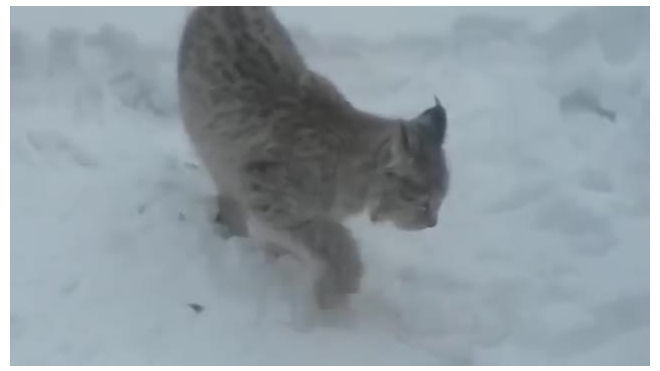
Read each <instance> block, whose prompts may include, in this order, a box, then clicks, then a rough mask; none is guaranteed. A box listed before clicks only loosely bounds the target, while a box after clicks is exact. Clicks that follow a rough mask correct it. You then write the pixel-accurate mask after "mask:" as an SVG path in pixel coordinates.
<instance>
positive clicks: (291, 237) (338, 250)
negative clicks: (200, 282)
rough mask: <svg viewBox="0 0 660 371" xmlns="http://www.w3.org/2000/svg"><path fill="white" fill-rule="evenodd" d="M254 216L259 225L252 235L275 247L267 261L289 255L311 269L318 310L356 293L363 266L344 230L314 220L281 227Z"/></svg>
mask: <svg viewBox="0 0 660 371" xmlns="http://www.w3.org/2000/svg"><path fill="white" fill-rule="evenodd" d="M257 212H258V211H257ZM255 217H256V218H257V219H259V224H260V225H261V226H260V227H258V228H257V229H256V230H255V233H256V234H257V235H260V236H265V237H266V238H267V239H268V241H269V242H267V243H265V246H267V247H269V248H272V247H274V248H275V249H274V250H272V251H271V252H272V253H273V254H272V255H270V257H271V259H275V258H276V257H277V256H279V255H280V254H288V253H291V254H293V256H294V257H295V258H296V259H297V260H299V261H301V262H302V263H304V264H307V266H308V267H309V268H310V269H311V272H312V276H311V278H312V280H313V282H311V284H312V288H313V290H314V296H315V300H316V304H317V306H318V307H319V308H321V309H330V308H334V307H337V306H340V305H341V304H343V303H344V302H345V301H346V300H347V298H348V295H349V294H354V293H357V292H358V291H359V288H360V281H361V278H362V272H363V265H362V261H361V259H360V255H359V252H358V248H357V244H356V241H355V239H354V238H353V237H352V235H351V233H350V231H349V230H348V229H347V228H346V227H344V226H343V225H341V224H340V223H338V222H336V221H334V220H330V219H326V218H320V217H318V218H312V219H310V220H307V221H305V222H301V223H296V225H294V226H290V227H285V228H283V227H281V226H273V225H272V224H270V223H264V219H262V217H263V215H258V214H257V215H255ZM264 227H265V230H264V229H262V228H264ZM283 247H285V248H283Z"/></svg>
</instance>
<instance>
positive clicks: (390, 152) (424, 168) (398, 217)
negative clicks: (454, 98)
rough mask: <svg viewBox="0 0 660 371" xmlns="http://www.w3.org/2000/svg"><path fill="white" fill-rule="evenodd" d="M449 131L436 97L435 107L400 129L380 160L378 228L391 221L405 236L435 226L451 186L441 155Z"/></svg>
mask: <svg viewBox="0 0 660 371" xmlns="http://www.w3.org/2000/svg"><path fill="white" fill-rule="evenodd" d="M446 128H447V114H446V112H445V109H444V108H443V107H442V105H441V104H440V102H439V101H438V98H437V97H436V98H435V106H433V107H431V108H429V109H427V110H426V111H424V112H423V113H422V114H421V115H419V116H418V117H417V118H415V119H413V120H408V121H402V122H401V123H400V124H399V127H398V129H397V130H395V131H394V132H393V134H392V135H391V137H390V144H389V148H387V149H386V150H385V151H384V153H383V156H382V157H381V158H380V163H379V166H378V175H377V176H378V178H379V179H378V181H377V183H378V186H377V189H376V190H375V194H374V198H373V200H372V202H371V206H370V214H371V220H372V221H373V222H379V221H390V222H392V223H394V225H396V226H397V228H399V229H403V230H421V229H425V228H431V227H434V226H435V225H436V223H437V220H438V212H439V210H440V206H441V204H442V201H443V199H444V197H445V195H446V193H447V190H448V185H449V172H448V169H447V163H446V161H445V154H444V150H443V149H442V145H443V142H444V138H445V132H446Z"/></svg>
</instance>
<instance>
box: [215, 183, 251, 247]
mask: <svg viewBox="0 0 660 371" xmlns="http://www.w3.org/2000/svg"><path fill="white" fill-rule="evenodd" d="M217 205H218V213H217V214H216V216H215V219H214V222H215V223H217V226H218V230H219V233H220V236H221V237H222V238H224V239H226V240H227V239H230V238H231V237H248V227H247V223H246V220H245V213H244V212H243V210H242V208H241V205H240V204H239V203H238V201H236V200H235V199H234V198H232V197H230V196H228V195H224V194H221V195H219V196H218V198H217Z"/></svg>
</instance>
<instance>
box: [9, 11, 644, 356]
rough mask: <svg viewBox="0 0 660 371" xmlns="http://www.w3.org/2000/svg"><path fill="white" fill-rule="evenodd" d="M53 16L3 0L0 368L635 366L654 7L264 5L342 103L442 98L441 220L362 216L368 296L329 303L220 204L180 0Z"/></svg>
mask: <svg viewBox="0 0 660 371" xmlns="http://www.w3.org/2000/svg"><path fill="white" fill-rule="evenodd" d="M67 9H73V10H57V12H58V16H57V17H52V13H50V12H55V11H56V10H54V9H52V8H12V10H11V12H12V25H11V26H12V36H11V41H12V44H11V148H10V151H11V152H10V153H11V203H12V205H11V206H12V207H11V236H12V244H11V363H12V364H14V365H25V364H31V365H54V364H67V365H82V364H93V365H105V364H114V365H123V364H134V365H153V364H158V365H212V364H224V365H229V364H237V365H240V364H319V365H324V364H334V365H344V364H352V365H360V364H380V365H396V364H405V365H418V364H419V365H421V364H426V365H449V364H452V365H521V364H524V365H550V364H552V365H644V364H646V365H648V364H649V362H650V349H649V347H650V345H649V337H650V331H649V322H650V309H649V306H650V291H649V290H650V282H649V270H650V266H649V244H650V242H649V153H650V145H649V121H650V120H649V109H650V98H649V85H650V83H649V70H650V67H649V23H650V19H649V10H648V8H603V9H592V8H575V9H568V10H567V9H564V8H555V9H551V8H506V9H511V11H507V10H504V8H501V9H498V10H497V11H495V10H493V9H489V8H486V9H481V10H479V9H478V8H477V9H476V10H475V9H474V8H473V9H470V10H466V9H461V8H451V9H449V10H447V13H446V14H445V13H443V9H442V8H436V9H422V10H418V11H417V12H415V11H414V10H412V9H407V10H406V11H405V12H404V13H400V14H398V16H399V17H401V19H402V21H401V23H402V24H403V25H407V26H415V27H416V28H415V29H414V30H413V31H410V33H408V34H405V33H403V32H404V30H405V28H403V26H402V25H399V24H397V28H394V29H393V30H390V31H389V33H387V32H385V31H383V29H386V27H383V26H386V25H388V24H392V23H395V22H394V20H397V19H398V18H396V16H397V13H396V12H399V10H395V9H394V8H391V9H390V10H388V9H385V8H383V9H379V10H374V12H375V13H374V14H373V17H370V18H373V22H371V20H370V22H371V23H369V24H364V23H360V24H359V25H357V26H356V24H357V22H354V23H352V24H353V26H351V27H348V28H346V29H342V30H335V29H333V28H332V25H333V24H334V21H331V19H332V18H336V17H339V18H341V17H342V16H344V15H345V16H346V17H348V18H347V19H354V18H355V19H357V20H363V19H364V17H363V16H361V15H360V14H362V15H364V16H369V15H370V10H368V9H358V10H356V12H357V13H351V12H353V10H352V9H351V8H345V9H334V10H333V11H332V12H331V13H327V14H326V13H325V12H326V10H324V9H314V8H309V9H304V10H301V9H293V8H291V9H280V10H278V12H281V14H282V15H283V19H285V21H286V22H287V24H288V25H290V26H291V27H292V29H293V30H295V32H294V35H295V38H296V40H298V42H299V43H300V46H301V48H302V50H303V52H304V54H305V56H306V58H307V59H308V61H309V64H310V65H311V66H312V67H313V68H315V69H317V70H319V71H321V72H323V73H325V74H327V75H328V76H329V77H331V78H332V79H333V80H334V81H335V82H336V83H337V84H338V85H339V86H340V87H341V89H342V90H343V91H344V92H345V93H346V95H347V96H348V97H349V98H350V99H351V100H352V101H353V102H354V103H355V104H356V105H358V106H360V107H362V108H365V109H370V110H373V111H374V112H379V113H381V114H386V115H400V116H403V117H412V116H414V115H416V114H418V113H419V112H420V111H421V110H422V109H424V108H426V107H427V106H429V105H430V104H431V103H432V102H433V100H432V99H433V95H434V94H437V95H438V97H440V99H441V100H442V101H443V103H444V105H445V106H446V107H447V109H448V114H449V131H448V138H447V143H446V150H447V153H448V156H449V158H450V168H451V174H452V184H451V189H450V195H449V198H448V199H447V200H446V203H445V205H444V206H443V209H442V212H441V215H440V221H439V224H438V226H437V227H436V228H434V229H432V230H425V231H422V232H415V233H410V232H401V231H397V230H395V229H393V228H391V227H388V226H378V227H377V226H372V225H370V224H369V223H368V222H367V221H366V220H365V219H364V218H356V219H355V220H352V221H351V222H350V225H351V227H352V229H353V230H354V231H355V234H356V236H357V238H358V239H359V240H360V242H361V246H362V253H363V255H364V259H365V263H366V277H365V282H364V289H363V290H362V292H361V293H360V294H358V295H356V296H355V297H354V298H353V301H352V304H351V307H350V308H349V309H348V310H345V311H338V312H331V313H319V312H313V311H310V310H309V308H307V307H306V305H305V302H304V301H301V299H303V300H304V296H303V297H301V296H300V295H299V294H300V281H301V270H300V267H299V266H298V265H297V264H296V263H295V262H293V261H290V260H288V259H287V258H281V259H280V260H278V261H276V262H267V261H266V260H265V258H264V257H263V255H262V254H259V253H258V252H256V251H255V250H254V249H252V248H251V246H250V244H249V242H248V241H241V240H238V239H234V240H230V241H224V240H222V239H220V238H219V236H218V232H217V231H216V230H215V229H214V226H213V225H212V223H211V222H210V220H211V217H212V214H213V205H212V202H211V200H212V197H213V190H212V187H211V183H210V180H209V178H208V176H207V175H206V174H205V172H204V171H202V169H201V168H199V165H198V160H197V159H196V158H195V157H194V155H193V152H192V150H191V148H190V146H189V144H188V141H187V138H186V137H185V135H184V133H183V131H182V128H181V124H180V121H179V118H178V116H177V107H176V90H175V89H174V86H175V85H174V76H175V75H174V55H175V54H174V53H175V52H174V51H175V48H176V39H175V36H176V34H177V30H178V27H180V25H181V23H182V20H183V15H184V10H183V9H181V8H113V9H112V10H111V11H109V10H108V9H106V8H102V9H100V8H79V9H76V8H67ZM161 9H167V10H161ZM397 9H398V8H397ZM30 12H33V13H30ZM67 12H68V13H67ZM150 12H153V14H152V13H150ZM158 12H161V13H158ZM15 14H16V16H15ZM67 14H68V16H67ZM159 14H160V15H164V16H163V17H160V18H159ZM145 16H146V17H152V18H153V19H157V18H159V19H161V20H160V21H159V22H160V23H162V30H163V31H162V32H158V27H156V26H154V23H149V24H148V25H146V24H144V23H142V22H141V20H142V19H144V17H145ZM331 16H332V17H331ZM416 16H419V18H416ZM351 17H353V18H351ZM53 19H57V20H59V22H60V24H54V23H53V22H51V23H49V21H52V20H53ZM131 20H133V21H131ZM62 22H67V23H64V24H62ZM131 22H133V23H131ZM159 22H156V23H159ZM436 23H437V24H438V25H437V27H436V28H433V27H434V26H433V25H434V24H436ZM104 24H105V26H104ZM107 24H111V26H108V25H107ZM317 25H318V28H317V27H316V26H317ZM51 29H53V30H57V31H56V32H55V31H53V32H51ZM47 32H50V33H47ZM607 112H612V113H614V115H615V116H614V118H613V117H612V115H608V114H607ZM190 304H199V305H200V306H201V307H202V309H203V310H202V311H201V312H199V313H196V311H194V310H192V309H191V307H190V306H189V305H190Z"/></svg>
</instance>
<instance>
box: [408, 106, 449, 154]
mask: <svg viewBox="0 0 660 371" xmlns="http://www.w3.org/2000/svg"><path fill="white" fill-rule="evenodd" d="M434 99H435V106H433V107H431V108H429V109H427V110H426V111H424V112H422V114H421V115H419V116H417V118H415V119H414V120H413V123H415V124H417V125H421V126H425V127H426V128H427V129H428V131H429V133H430V135H431V136H432V138H433V139H434V140H435V141H436V142H437V143H438V144H439V145H442V144H443V143H444V141H445V133H446V132H447V112H446V111H445V109H444V107H442V104H440V100H439V99H438V97H437V96H434Z"/></svg>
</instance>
